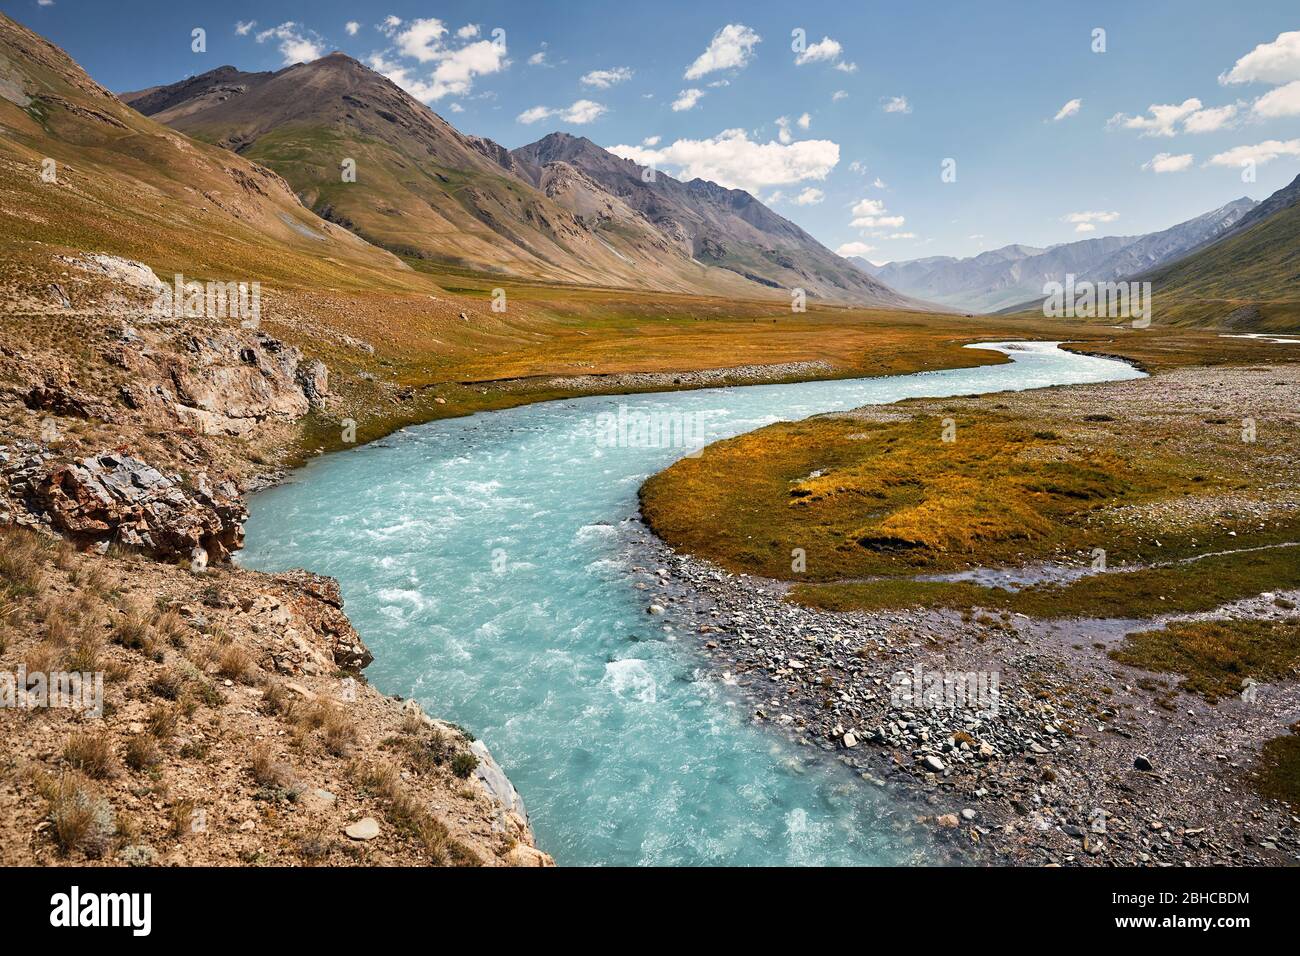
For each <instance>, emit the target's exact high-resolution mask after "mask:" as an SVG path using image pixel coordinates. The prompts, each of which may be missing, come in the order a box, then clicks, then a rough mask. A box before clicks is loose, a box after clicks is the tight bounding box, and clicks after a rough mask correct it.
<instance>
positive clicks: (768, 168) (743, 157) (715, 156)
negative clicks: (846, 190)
mask: <svg viewBox="0 0 1300 956" xmlns="http://www.w3.org/2000/svg"><path fill="white" fill-rule="evenodd" d="M606 149H608V150H609V151H610V152H611V153H613V154H614V155H616V156H621V157H623V158H624V159H630V160H632V161H633V162H635V163H639V164H641V165H643V166H645V165H650V164H653V165H654V166H656V167H657V168H659V169H664V168H667V167H673V168H675V169H678V170H679V171H680V173H681V175H682V176H683V177H684V178H686V179H695V178H699V179H707V180H711V181H713V182H715V183H718V184H720V185H722V186H727V187H730V188H734V189H744V190H747V191H749V192H750V193H753V194H755V195H757V194H758V193H759V192H760V191H761V190H763V189H765V188H767V187H771V186H785V185H790V184H792V183H799V182H805V181H807V180H815V181H820V180H824V179H825V178H826V176H827V174H829V173H830V171H831V170H832V169H834V168H835V165H836V164H837V163H838V162H839V161H840V147H839V144H838V143H834V142H831V141H830V140H818V139H805V140H800V141H799V142H797V143H790V144H782V143H778V142H772V141H769V142H766V143H760V142H756V141H754V140H752V139H750V138H749V134H748V133H747V132H746V131H745V130H743V129H728V130H723V131H722V132H721V133H719V134H718V135H717V136H714V137H711V138H708V139H679V140H677V141H676V142H673V143H671V144H669V145H667V146H664V147H662V148H660V149H648V148H646V147H643V146H608V147H606Z"/></svg>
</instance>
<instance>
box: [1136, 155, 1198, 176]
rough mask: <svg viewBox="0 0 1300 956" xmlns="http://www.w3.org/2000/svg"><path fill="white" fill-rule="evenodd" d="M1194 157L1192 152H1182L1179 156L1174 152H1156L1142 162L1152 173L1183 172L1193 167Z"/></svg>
mask: <svg viewBox="0 0 1300 956" xmlns="http://www.w3.org/2000/svg"><path fill="white" fill-rule="evenodd" d="M1192 158H1193V157H1192V154H1191V153H1180V154H1178V155H1177V156H1175V155H1174V154H1173V153H1156V155H1154V156H1152V157H1151V158H1150V159H1149V160H1147V161H1146V162H1145V163H1143V164H1142V168H1143V169H1145V170H1146V171H1147V172H1151V173H1181V172H1182V171H1183V170H1185V169H1189V168H1191V165H1192Z"/></svg>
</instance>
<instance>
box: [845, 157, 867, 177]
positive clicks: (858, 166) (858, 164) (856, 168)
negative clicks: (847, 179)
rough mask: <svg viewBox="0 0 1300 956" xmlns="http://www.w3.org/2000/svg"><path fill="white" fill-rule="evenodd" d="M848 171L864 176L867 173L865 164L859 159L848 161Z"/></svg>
mask: <svg viewBox="0 0 1300 956" xmlns="http://www.w3.org/2000/svg"><path fill="white" fill-rule="evenodd" d="M849 172H851V173H857V174H858V175H859V176H865V175H866V174H867V164H866V163H864V162H863V161H862V160H860V159H855V160H854V161H853V162H851V163H849Z"/></svg>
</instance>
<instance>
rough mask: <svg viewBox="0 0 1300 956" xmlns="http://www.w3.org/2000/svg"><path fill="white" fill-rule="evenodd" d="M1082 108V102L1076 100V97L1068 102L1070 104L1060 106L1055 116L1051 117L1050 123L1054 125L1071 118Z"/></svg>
mask: <svg viewBox="0 0 1300 956" xmlns="http://www.w3.org/2000/svg"><path fill="white" fill-rule="evenodd" d="M1082 106H1083V100H1081V99H1078V98H1077V97H1076V98H1075V99H1072V100H1070V102H1068V103H1066V104H1065V105H1064V106H1062V107H1061V108H1060V109H1059V110H1057V111H1056V115H1055V116H1053V117H1052V122H1054V123H1055V122H1059V121H1060V120H1063V119H1065V118H1066V117H1067V116H1073V115H1074V114H1075V113H1077V112H1079V109H1080V108H1081V107H1082Z"/></svg>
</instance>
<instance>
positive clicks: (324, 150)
mask: <svg viewBox="0 0 1300 956" xmlns="http://www.w3.org/2000/svg"><path fill="white" fill-rule="evenodd" d="M121 99H122V101H123V102H125V103H127V104H129V105H131V106H132V107H133V108H135V109H136V110H138V111H139V112H140V113H142V114H144V115H146V116H149V117H151V118H153V119H155V120H157V121H158V122H161V123H164V124H166V125H168V126H170V127H172V128H173V129H176V130H178V131H180V132H183V133H185V134H187V135H189V136H192V137H194V138H195V139H199V140H202V141H206V142H209V143H212V144H214V145H217V146H220V147H223V148H225V149H228V150H230V151H232V152H234V153H237V154H239V155H241V156H243V157H246V158H248V159H251V160H254V161H255V162H258V163H260V164H262V165H264V166H266V167H268V168H270V169H272V170H274V171H275V172H277V173H278V174H279V175H281V176H283V177H284V179H285V180H286V181H287V182H288V183H289V184H290V185H291V186H292V188H293V189H294V190H295V191H296V192H297V194H298V195H299V197H300V198H301V199H302V201H303V203H304V204H305V205H307V206H308V207H310V208H311V209H312V210H314V211H315V212H316V213H317V214H319V215H320V216H321V217H322V218H324V219H326V220H329V221H331V222H334V223H337V224H339V225H342V226H344V227H346V228H348V229H350V230H352V231H353V232H355V233H356V234H357V235H359V236H361V237H363V238H365V239H367V240H368V241H370V242H372V243H374V244H375V245H377V246H380V247H382V248H385V249H388V250H390V251H391V252H393V253H395V254H397V255H399V256H402V257H404V258H407V259H408V260H411V261H419V260H427V261H429V262H430V263H433V264H436V265H437V266H438V267H440V268H444V269H447V268H450V269H463V270H467V271H472V272H480V273H484V272H485V273H500V274H503V275H512V276H519V277H525V278H531V279H538V280H546V281H556V282H567V283H577V284H587V285H600V286H620V287H628V288H642V289H655V290H662V291H676V292H694V293H710V294H721V295H739V296H746V297H759V296H772V297H776V296H780V297H782V298H784V299H785V300H787V301H788V300H789V295H790V293H789V290H790V289H794V288H802V289H804V290H805V291H806V292H807V293H808V295H809V296H810V297H819V298H823V299H830V300H835V301H841V302H849V303H855V304H865V305H872V306H882V307H891V308H924V307H925V304H924V303H920V302H917V301H915V300H912V299H909V298H908V297H907V296H903V295H900V294H898V293H896V292H895V291H894V290H892V289H890V288H889V287H888V286H887V285H886V284H884V283H882V282H881V281H879V280H878V279H875V278H873V277H872V276H870V275H867V274H865V273H863V272H861V271H860V270H857V269H855V268H853V267H852V266H851V265H849V264H848V263H846V262H845V261H844V260H843V259H842V258H841V257H839V256H837V255H835V253H833V252H831V251H830V250H829V249H827V248H826V247H825V246H823V245H821V244H820V243H819V242H817V241H816V240H815V239H813V237H812V236H810V235H808V233H806V232H804V231H803V230H802V229H800V228H799V227H798V226H796V225H795V224H794V223H791V222H790V221H788V220H786V219H784V218H783V217H781V216H779V215H777V214H776V213H774V212H772V210H770V209H768V208H767V207H766V206H764V205H763V204H762V203H761V202H759V201H758V200H757V199H755V198H754V197H753V196H752V195H750V194H749V193H747V192H744V191H742V190H736V189H726V188H723V187H721V186H718V185H717V184H715V183H711V182H705V181H703V180H699V179H696V180H692V181H691V182H687V183H683V182H679V181H677V180H676V179H674V178H672V177H671V176H668V175H667V174H665V173H663V172H661V171H653V172H652V174H651V175H646V171H645V170H644V169H643V168H642V167H640V166H637V165H636V164H635V163H632V162H631V161H629V160H624V159H620V158H619V157H617V156H614V155H613V154H611V153H609V152H607V151H606V150H604V149H602V148H600V147H599V146H597V145H596V144H595V143H593V142H591V141H590V140H588V139H584V138H580V137H573V136H568V135H566V134H562V133H555V134H552V135H550V136H547V137H545V138H544V139H542V140H540V141H538V142H536V143H533V144H531V145H529V146H524V147H521V148H519V149H516V150H507V149H506V148H505V147H503V146H501V145H499V144H497V143H495V142H492V141H491V140H487V139H483V138H481V137H475V136H468V135H465V134H463V133H461V132H460V131H459V130H457V129H456V128H455V127H454V126H452V125H451V124H450V123H448V122H447V121H446V120H445V119H444V118H443V117H441V116H439V115H438V114H437V113H435V112H433V110H431V109H429V108H428V107H427V106H425V105H424V104H422V103H420V102H418V101H417V100H415V99H414V98H412V97H411V96H409V95H408V94H407V93H406V92H405V91H403V90H402V89H401V88H400V87H398V86H396V85H395V84H394V83H392V82H391V81H389V80H388V79H386V78H385V77H383V76H381V75H380V74H378V73H376V72H375V71H373V70H371V69H369V68H368V67H366V66H365V65H364V64H362V63H360V62H358V61H357V60H354V59H353V58H351V57H349V56H346V55H344V54H342V53H332V54H330V55H328V56H325V57H322V58H321V59H318V60H315V61H313V62H311V63H299V64H296V65H294V66H290V67H286V68H285V69H283V70H279V71H275V72H263V73H246V72H242V71H240V70H237V69H235V68H234V67H231V66H223V67H220V68H218V69H216V70H213V71H211V72H208V73H204V74H202V75H201V76H195V77H191V78H188V79H185V80H182V81H180V82H178V83H174V84H171V85H167V86H156V87H152V88H150V89H146V90H139V91H136V92H132V93H124V94H122V96H121ZM347 161H351V163H350V166H351V168H352V169H354V170H355V181H345V177H344V175H343V169H344V164H345V163H346V162H347Z"/></svg>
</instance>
